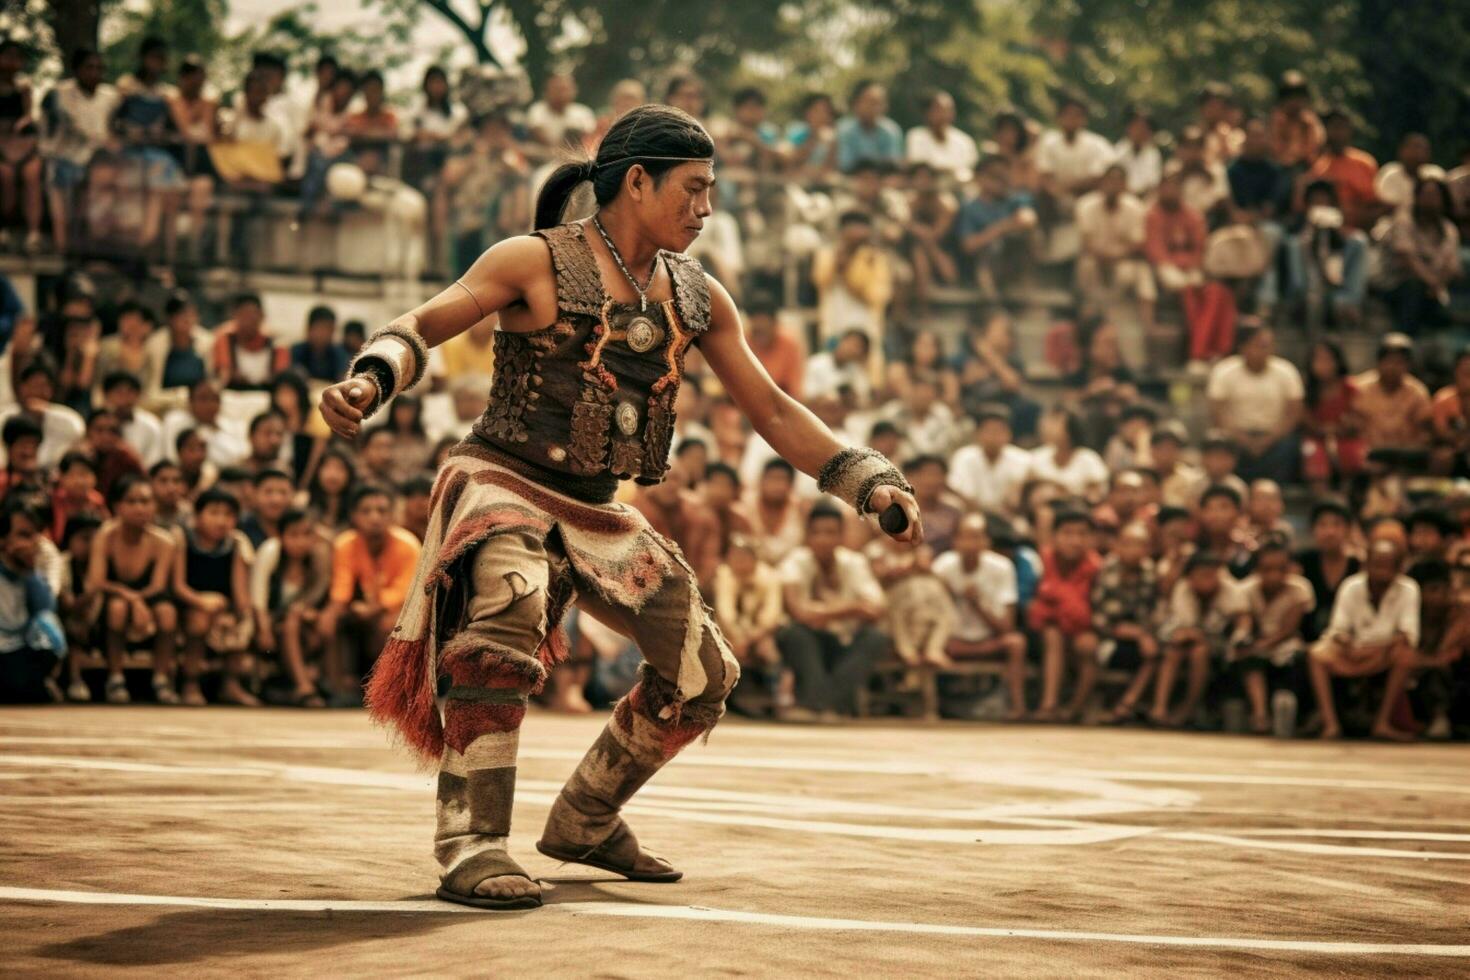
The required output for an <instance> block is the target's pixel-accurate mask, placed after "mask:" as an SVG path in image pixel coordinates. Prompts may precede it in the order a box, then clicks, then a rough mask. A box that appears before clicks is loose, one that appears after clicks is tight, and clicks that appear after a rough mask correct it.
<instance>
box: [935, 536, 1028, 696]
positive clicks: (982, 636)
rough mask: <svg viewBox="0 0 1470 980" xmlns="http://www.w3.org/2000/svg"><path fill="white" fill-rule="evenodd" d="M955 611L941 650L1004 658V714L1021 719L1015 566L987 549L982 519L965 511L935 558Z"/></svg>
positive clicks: (1021, 650) (1022, 664)
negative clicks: (947, 546) (950, 542)
mask: <svg viewBox="0 0 1470 980" xmlns="http://www.w3.org/2000/svg"><path fill="white" fill-rule="evenodd" d="M934 574H935V575H937V576H938V577H939V579H940V580H941V581H942V582H943V583H944V584H945V586H947V587H948V589H949V595H950V596H951V597H952V598H953V603H954V609H955V611H956V622H955V628H954V638H953V639H951V640H950V641H949V644H948V646H947V647H946V648H945V651H946V652H947V653H948V654H949V656H950V657H953V658H954V659H956V660H972V659H982V658H987V657H1004V658H1005V665H1006V673H1005V679H1006V692H1007V695H1008V697H1009V700H1010V707H1009V710H1008V711H1007V713H1006V717H1007V718H1008V719H1009V720H1011V721H1019V720H1020V719H1022V718H1025V717H1026V638H1025V637H1024V636H1022V635H1021V632H1020V630H1019V629H1018V628H1017V625H1016V605H1017V602H1018V599H1019V596H1018V594H1017V587H1016V567H1015V565H1013V564H1012V563H1011V561H1010V560H1009V559H1007V558H1006V557H1004V556H1002V555H999V554H997V553H996V552H994V551H991V550H990V537H989V534H988V530H987V526H986V522H985V517H984V516H983V515H981V514H966V515H965V516H964V517H962V518H961V519H960V523H959V526H958V527H957V528H956V529H955V537H954V550H953V551H949V552H946V553H945V554H943V555H940V556H939V558H937V559H936V560H935V562H934Z"/></svg>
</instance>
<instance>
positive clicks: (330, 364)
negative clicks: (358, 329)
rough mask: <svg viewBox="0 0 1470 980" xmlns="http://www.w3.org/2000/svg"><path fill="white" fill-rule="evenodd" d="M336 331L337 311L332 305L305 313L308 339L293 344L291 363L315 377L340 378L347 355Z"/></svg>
mask: <svg viewBox="0 0 1470 980" xmlns="http://www.w3.org/2000/svg"><path fill="white" fill-rule="evenodd" d="M336 335H337V314H336V313H334V312H332V308H331V307H330V306H313V307H312V308H311V310H310V311H309V312H308V313H307V314H306V339H305V340H303V341H300V342H299V343H297V344H294V345H292V347H291V366H292V367H294V368H297V369H298V370H300V371H301V372H302V373H303V374H305V375H306V376H307V377H308V378H310V379H312V380H314V381H327V382H336V381H341V380H342V379H343V378H344V377H346V375H347V360H348V359H347V350H346V348H344V347H343V346H342V345H341V344H339V343H337V336H336Z"/></svg>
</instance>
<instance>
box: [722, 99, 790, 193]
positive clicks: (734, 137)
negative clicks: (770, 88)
mask: <svg viewBox="0 0 1470 980" xmlns="http://www.w3.org/2000/svg"><path fill="white" fill-rule="evenodd" d="M730 108H731V115H730V116H728V117H723V118H719V119H716V120H714V122H713V124H712V128H711V130H710V135H712V136H713V137H714V140H715V148H716V153H717V155H718V156H719V158H720V165H721V166H722V167H729V168H730V169H731V170H732V171H734V172H735V174H737V175H739V178H740V179H737V180H736V181H735V184H736V186H737V187H739V186H741V185H743V184H744V182H745V179H746V177H747V175H748V174H749V173H750V172H753V171H769V170H774V169H776V167H777V166H778V165H779V163H780V161H781V154H780V142H781V131H780V130H779V129H778V128H777V127H776V125H775V123H772V122H771V121H770V120H768V119H767V118H766V94H765V93H764V92H762V91H761V90H760V89H758V88H754V87H747V88H742V89H740V90H738V91H737V92H735V94H734V95H733V96H732V97H731V99H730Z"/></svg>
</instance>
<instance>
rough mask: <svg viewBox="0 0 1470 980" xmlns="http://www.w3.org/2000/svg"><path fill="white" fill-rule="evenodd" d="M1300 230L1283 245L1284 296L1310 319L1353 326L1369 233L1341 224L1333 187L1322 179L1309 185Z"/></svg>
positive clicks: (1360, 296)
mask: <svg viewBox="0 0 1470 980" xmlns="http://www.w3.org/2000/svg"><path fill="white" fill-rule="evenodd" d="M1304 202H1305V211H1304V215H1303V220H1302V225H1301V228H1300V230H1299V231H1297V232H1296V233H1295V234H1294V235H1292V236H1291V237H1290V238H1288V239H1287V240H1286V242H1285V246H1284V251H1283V254H1284V258H1285V262H1286V270H1287V289H1286V296H1285V298H1286V299H1287V300H1288V301H1289V302H1291V303H1292V304H1293V309H1295V308H1297V307H1300V308H1301V309H1302V310H1303V311H1304V318H1305V320H1306V322H1307V324H1308V325H1316V324H1322V325H1328V326H1336V325H1338V324H1342V325H1344V326H1353V325H1356V324H1357V323H1359V322H1360V321H1361V319H1362V307H1363V298H1364V296H1365V295H1366V293H1367V288H1368V239H1367V236H1365V235H1364V234H1363V233H1362V232H1361V231H1358V230H1357V229H1356V228H1349V227H1344V226H1343V215H1342V211H1341V210H1340V209H1339V207H1338V198H1337V191H1336V189H1335V188H1334V187H1333V186H1332V185H1331V184H1330V183H1328V182H1326V181H1315V182H1313V183H1311V184H1309V185H1307V189H1306V192H1305V195H1304Z"/></svg>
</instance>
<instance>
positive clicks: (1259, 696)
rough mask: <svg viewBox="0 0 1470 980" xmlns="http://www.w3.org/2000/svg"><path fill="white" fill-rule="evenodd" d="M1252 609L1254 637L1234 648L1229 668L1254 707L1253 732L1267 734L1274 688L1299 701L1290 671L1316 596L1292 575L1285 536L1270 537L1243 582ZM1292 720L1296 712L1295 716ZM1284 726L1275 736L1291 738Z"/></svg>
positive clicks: (1252, 631)
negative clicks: (1232, 669) (1253, 567)
mask: <svg viewBox="0 0 1470 980" xmlns="http://www.w3.org/2000/svg"><path fill="white" fill-rule="evenodd" d="M1240 590H1241V593H1242V594H1243V595H1244V598H1245V605H1246V608H1247V609H1249V611H1250V618H1251V622H1250V638H1249V639H1248V640H1247V641H1246V643H1244V644H1243V645H1240V646H1236V647H1234V648H1233V649H1232V650H1231V658H1232V659H1231V666H1232V667H1233V668H1234V669H1235V671H1236V672H1237V674H1238V676H1239V678H1240V681H1241V684H1242V685H1243V686H1244V688H1245V695H1246V699H1247V701H1248V702H1249V703H1250V712H1251V722H1250V724H1251V731H1253V732H1255V733H1256V734H1257V735H1264V734H1265V733H1266V732H1268V731H1270V730H1271V716H1270V714H1269V713H1268V711H1267V705H1268V704H1269V703H1270V701H1271V698H1270V695H1271V693H1272V691H1273V689H1274V690H1275V691H1276V692H1277V694H1279V693H1280V692H1281V691H1289V692H1291V701H1292V702H1293V706H1294V702H1295V698H1296V692H1295V690H1294V688H1295V686H1296V685H1295V677H1294V675H1293V673H1292V668H1293V667H1294V665H1295V664H1296V661H1297V657H1298V656H1299V655H1300V654H1301V653H1302V652H1303V651H1304V649H1305V645H1304V644H1303V642H1302V634H1301V629H1302V623H1303V622H1304V620H1305V619H1306V616H1307V614H1308V613H1309V612H1310V611H1311V609H1312V605H1313V603H1315V602H1316V597H1315V595H1314V593H1313V592H1312V584H1311V583H1310V582H1308V581H1307V580H1306V579H1305V578H1303V577H1302V576H1300V575H1297V574H1296V573H1294V572H1292V571H1291V553H1290V551H1289V549H1288V547H1287V543H1286V541H1285V540H1284V539H1282V538H1272V539H1271V540H1269V541H1266V542H1264V543H1262V544H1261V546H1260V547H1258V548H1257V549H1256V562H1255V570H1254V571H1253V572H1252V573H1251V576H1250V577H1249V578H1247V579H1246V580H1245V581H1243V582H1241V583H1240ZM1291 715H1292V717H1293V719H1294V716H1295V710H1293V711H1292V712H1291ZM1294 727H1295V725H1294V723H1293V725H1292V726H1291V729H1288V728H1287V726H1286V725H1284V724H1283V725H1282V726H1281V729H1278V732H1277V734H1286V735H1290V734H1293V731H1294Z"/></svg>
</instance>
